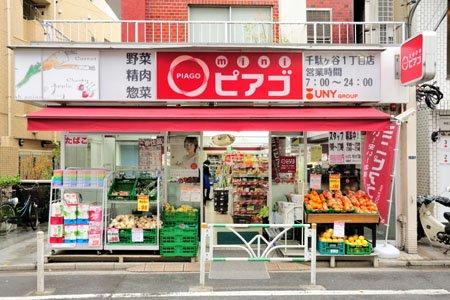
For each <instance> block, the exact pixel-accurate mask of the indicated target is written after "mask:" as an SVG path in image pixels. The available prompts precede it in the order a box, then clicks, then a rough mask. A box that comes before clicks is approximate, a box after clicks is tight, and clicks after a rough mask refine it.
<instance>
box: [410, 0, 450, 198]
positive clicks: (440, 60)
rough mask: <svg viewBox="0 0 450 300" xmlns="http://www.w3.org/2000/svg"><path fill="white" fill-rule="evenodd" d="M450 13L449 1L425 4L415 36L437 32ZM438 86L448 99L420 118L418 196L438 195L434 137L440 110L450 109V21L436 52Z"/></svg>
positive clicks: (441, 30) (420, 7)
mask: <svg viewBox="0 0 450 300" xmlns="http://www.w3.org/2000/svg"><path fill="white" fill-rule="evenodd" d="M446 11H447V1H446V0H422V1H421V2H420V4H419V5H418V7H417V10H416V12H415V14H414V18H413V24H412V35H415V34H417V33H419V32H421V31H424V30H434V28H435V26H436V25H437V24H438V22H439V20H440V18H441V16H442V15H443V13H444V12H446ZM436 61H437V64H436V77H435V79H433V81H437V86H439V88H440V89H441V91H442V92H443V93H444V98H443V99H442V100H441V103H440V104H439V106H438V107H437V109H436V110H434V111H432V110H431V109H429V108H428V107H426V106H425V105H423V107H421V108H418V114H417V194H418V195H421V194H437V193H439V191H438V190H437V189H438V186H437V182H438V180H437V177H438V173H437V143H433V142H432V141H431V133H432V132H433V131H436V130H438V128H437V127H438V126H437V122H438V121H437V120H438V116H439V110H444V109H450V82H449V80H447V63H446V62H447V17H445V18H444V20H443V21H442V23H441V25H440V26H439V28H438V30H437V49H436Z"/></svg>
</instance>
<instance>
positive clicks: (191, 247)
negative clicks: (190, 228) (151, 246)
mask: <svg viewBox="0 0 450 300" xmlns="http://www.w3.org/2000/svg"><path fill="white" fill-rule="evenodd" d="M197 252H198V244H165V245H164V244H161V245H160V246H159V253H160V254H161V256H165V257H175V256H180V257H195V256H197Z"/></svg>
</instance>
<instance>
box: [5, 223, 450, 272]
mask: <svg viewBox="0 0 450 300" xmlns="http://www.w3.org/2000/svg"><path fill="white" fill-rule="evenodd" d="M40 229H41V230H45V229H46V227H45V226H42V227H41V228H40ZM444 250H445V249H444V248H440V247H432V246H430V245H428V244H427V243H426V242H424V241H421V242H420V243H419V245H418V254H407V253H406V252H403V251H401V252H400V258H399V259H379V261H378V266H379V267H381V268H389V267H393V268H395V267H422V266H424V267H425V266H426V267H443V266H450V251H449V253H448V254H443V252H444ZM45 255H50V250H49V248H48V247H46V249H45ZM90 257H92V261H84V262H83V261H76V258H75V259H74V260H73V261H71V262H61V263H46V269H47V270H52V271H56V270H58V271H63V270H71V271H74V270H85V271H87V270H93V271H97V270H126V271H130V272H198V271H199V264H198V262H111V261H109V262H95V258H96V257H97V256H96V255H95V254H91V255H90ZM102 257H104V258H107V257H108V256H102ZM35 262H36V232H35V231H32V230H30V229H29V230H23V229H19V230H16V231H14V232H12V233H10V234H8V235H6V236H5V235H1V236H0V271H31V270H34V269H35ZM336 266H337V267H338V268H340V267H345V268H352V267H354V268H359V267H368V266H370V265H369V263H368V262H365V261H362V262H361V261H337V262H336ZM266 267H267V270H268V271H269V272H286V271H300V270H305V269H309V264H302V263H281V262H280V263H266ZM317 267H318V268H328V267H329V261H318V263H317Z"/></svg>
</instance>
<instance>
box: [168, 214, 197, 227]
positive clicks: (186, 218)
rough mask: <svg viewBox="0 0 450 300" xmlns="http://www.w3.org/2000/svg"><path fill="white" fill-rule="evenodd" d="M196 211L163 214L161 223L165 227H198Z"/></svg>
mask: <svg viewBox="0 0 450 300" xmlns="http://www.w3.org/2000/svg"><path fill="white" fill-rule="evenodd" d="M198 216H199V214H198V210H197V211H194V212H180V211H174V212H166V211H164V212H163V222H164V224H165V225H167V226H176V225H178V224H186V225H198Z"/></svg>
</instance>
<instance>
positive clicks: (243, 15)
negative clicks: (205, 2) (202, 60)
mask: <svg viewBox="0 0 450 300" xmlns="http://www.w3.org/2000/svg"><path fill="white" fill-rule="evenodd" d="M189 20H190V21H193V22H192V23H191V24H190V31H189V40H190V41H191V42H193V43H270V42H272V39H273V36H272V32H273V31H272V24H271V21H272V9H271V7H249V6H246V7H223V6H222V7H221V6H218V7H201V6H190V7H189ZM249 20H251V21H249ZM253 22H258V24H253Z"/></svg>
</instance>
